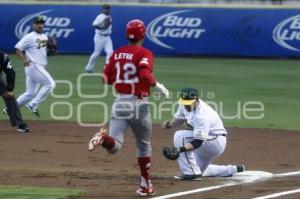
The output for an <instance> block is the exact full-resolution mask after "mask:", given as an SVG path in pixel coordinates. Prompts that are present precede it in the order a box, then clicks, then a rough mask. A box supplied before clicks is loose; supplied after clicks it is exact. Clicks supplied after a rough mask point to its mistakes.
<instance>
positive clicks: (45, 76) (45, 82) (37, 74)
mask: <svg viewBox="0 0 300 199" xmlns="http://www.w3.org/2000/svg"><path fill="white" fill-rule="evenodd" d="M33 73H34V76H33V79H34V81H35V82H38V83H39V84H40V85H41V88H40V90H39V92H38V94H37V95H36V96H35V97H34V98H33V99H32V100H31V101H30V102H29V103H28V105H29V106H31V107H33V108H35V109H37V108H38V106H39V104H40V103H41V102H42V101H44V100H45V99H46V97H47V96H48V95H49V94H50V92H51V91H52V90H53V89H54V88H55V82H54V80H53V78H52V77H51V75H50V74H49V73H48V72H47V71H46V70H45V69H44V68H43V67H39V66H35V70H34V71H33Z"/></svg>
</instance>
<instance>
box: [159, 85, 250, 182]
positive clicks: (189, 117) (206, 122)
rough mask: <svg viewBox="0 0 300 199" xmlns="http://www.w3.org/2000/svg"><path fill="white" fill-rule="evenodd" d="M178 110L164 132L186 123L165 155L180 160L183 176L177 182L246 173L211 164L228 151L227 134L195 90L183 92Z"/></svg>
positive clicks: (242, 166) (220, 122)
mask: <svg viewBox="0 0 300 199" xmlns="http://www.w3.org/2000/svg"><path fill="white" fill-rule="evenodd" d="M180 95H181V97H180V99H179V101H178V103H179V108H178V110H177V112H176V113H175V116H174V118H173V119H172V120H171V121H165V122H164V124H163V128H165V129H169V128H175V127H178V126H180V125H182V124H183V123H184V122H186V123H187V127H186V129H185V130H179V131H176V132H175V134H174V147H164V149H163V155H164V156H165V157H166V158H167V159H170V160H178V164H179V167H180V170H181V173H182V174H181V175H178V176H175V179H176V180H195V179H197V178H199V177H201V176H210V177H215V176H224V177H225V176H232V175H233V174H234V173H237V172H243V171H244V170H245V167H244V165H227V166H223V165H214V164H211V163H212V162H213V161H214V160H215V159H216V158H218V157H219V156H220V155H221V154H222V153H223V152H224V150H225V147H226V136H227V132H226V130H225V128H224V126H223V122H222V120H221V118H220V117H219V115H218V113H217V112H216V111H215V110H213V109H212V108H211V107H210V106H209V105H208V104H206V103H205V102H204V101H202V100H200V99H199V97H198V91H197V90H196V89H194V88H184V89H182V90H181V94H180Z"/></svg>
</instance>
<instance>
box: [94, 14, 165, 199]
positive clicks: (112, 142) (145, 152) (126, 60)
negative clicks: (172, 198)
mask: <svg viewBox="0 0 300 199" xmlns="http://www.w3.org/2000/svg"><path fill="white" fill-rule="evenodd" d="M145 30H146V27H145V25H144V22H142V21H141V20H137V19H135V20H131V21H129V22H128V23H127V26H126V38H127V40H128V41H129V44H128V45H125V46H123V47H120V48H119V49H117V50H116V51H114V52H113V54H112V56H111V57H110V60H109V62H108V63H107V64H106V65H105V67H104V69H103V73H104V83H106V84H111V85H113V86H114V88H115V90H116V91H117V92H118V93H119V94H118V96H117V98H116V100H115V102H114V104H113V107H112V118H111V120H110V123H109V133H108V132H107V129H106V128H105V127H103V128H101V129H100V131H99V132H97V133H96V134H95V135H94V137H93V138H92V139H91V140H90V142H89V150H90V151H91V150H94V148H95V147H96V146H100V145H102V147H104V148H105V149H107V151H108V152H109V153H112V154H113V153H116V152H118V151H119V150H120V149H121V147H122V145H123V141H124V134H125V132H126V131H127V129H128V128H129V126H130V127H131V129H132V131H133V134H134V136H135V139H136V147H137V162H138V165H139V167H140V172H141V182H140V187H139V188H138V190H137V191H136V194H138V195H139V196H148V195H154V194H155V191H154V188H153V185H152V183H151V181H150V177H149V172H150V157H151V151H152V148H151V144H150V139H151V134H152V122H151V116H150V110H149V109H150V107H149V102H148V96H149V95H150V88H151V87H153V86H155V87H157V88H158V89H159V90H160V91H161V92H162V93H163V94H164V95H165V97H166V98H168V97H169V91H168V90H167V89H166V88H165V87H164V86H163V85H162V84H161V83H159V82H158V81H157V80H156V79H155V77H154V75H153V59H154V58H153V54H152V52H151V51H150V50H148V49H146V48H143V47H142V43H143V41H144V36H145Z"/></svg>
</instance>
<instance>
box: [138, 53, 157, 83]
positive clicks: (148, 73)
mask: <svg viewBox="0 0 300 199" xmlns="http://www.w3.org/2000/svg"><path fill="white" fill-rule="evenodd" d="M139 68H140V78H141V81H142V82H147V83H148V84H150V85H151V86H155V83H156V79H155V77H154V75H153V54H152V53H151V52H150V51H146V52H145V53H144V55H143V56H142V58H141V60H140V62H139Z"/></svg>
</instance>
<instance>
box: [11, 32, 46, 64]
mask: <svg viewBox="0 0 300 199" xmlns="http://www.w3.org/2000/svg"><path fill="white" fill-rule="evenodd" d="M47 42H48V37H47V35H46V34H44V33H37V32H35V31H32V32H30V33H28V34H27V35H25V36H24V37H23V38H22V39H21V40H20V41H19V42H18V43H17V44H16V45H15V48H16V49H19V50H21V51H25V55H26V57H27V58H28V59H29V60H30V61H31V62H32V63H35V64H38V65H42V66H44V67H45V66H46V65H47V63H48V60H47Z"/></svg>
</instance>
